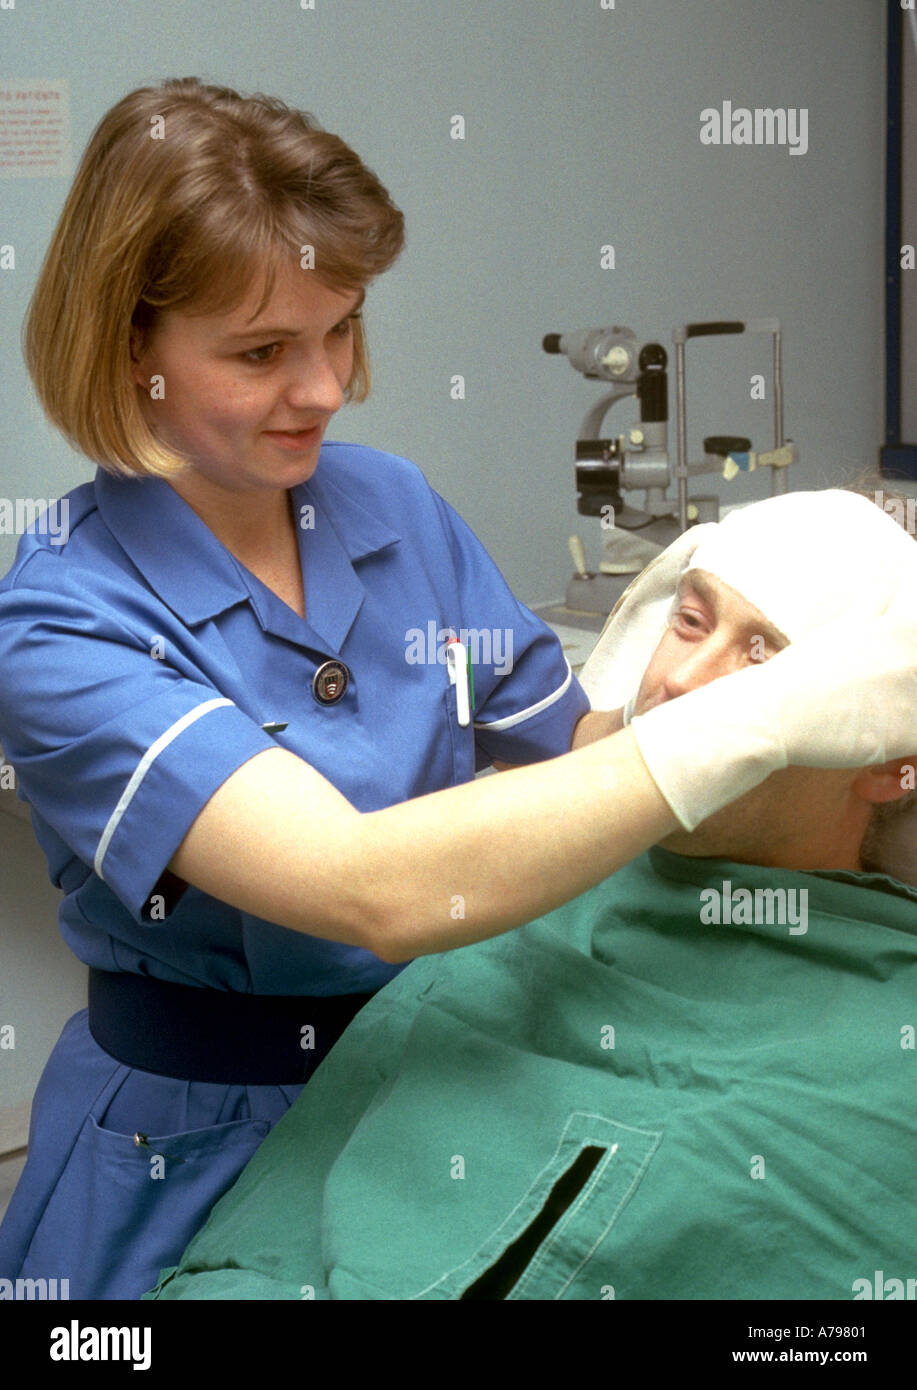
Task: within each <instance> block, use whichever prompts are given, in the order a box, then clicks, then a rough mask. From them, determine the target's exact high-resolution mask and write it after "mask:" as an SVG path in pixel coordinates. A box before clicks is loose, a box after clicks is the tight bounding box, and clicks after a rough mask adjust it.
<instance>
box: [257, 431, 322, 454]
mask: <svg viewBox="0 0 917 1390" xmlns="http://www.w3.org/2000/svg"><path fill="white" fill-rule="evenodd" d="M264 432H265V434H266V435H267V436H268V438H269V439H273V441H274V443H275V444H277V445H278V446H279V447H280V448H281V449H292V450H294V451H295V450H297V449H311V448H312V446H313V445H314V444H316V443H317V442H318V440H319V439H320V438H321V433H322V427H321V425H313V426H312V428H311V429H310V430H299V431H298V432H297V433H296V434H291V433H289V432H288V431H286V430H265V431H264Z"/></svg>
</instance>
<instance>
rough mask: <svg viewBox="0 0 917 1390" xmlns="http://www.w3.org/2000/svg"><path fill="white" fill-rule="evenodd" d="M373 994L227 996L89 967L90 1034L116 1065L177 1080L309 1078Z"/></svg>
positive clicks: (294, 1081) (258, 1082)
mask: <svg viewBox="0 0 917 1390" xmlns="http://www.w3.org/2000/svg"><path fill="white" fill-rule="evenodd" d="M371 998H372V994H338V995H330V996H328V997H327V998H325V997H319V998H316V997H315V996H311V995H281V994H236V993H234V992H232V991H230V990H221V989H197V988H195V987H194V986H192V985H177V984H173V983H172V982H171V981H168V980H157V979H155V978H154V977H153V976H152V975H130V974H115V973H113V972H112V971H109V970H95V969H93V968H92V967H90V970H89V1031H90V1033H91V1034H92V1036H93V1038H94V1039H95V1041H96V1042H97V1043H98V1044H99V1047H101V1048H103V1049H104V1051H105V1052H107V1053H108V1054H109V1056H111V1057H114V1058H115V1060H116V1061H118V1062H123V1063H124V1064H125V1066H128V1067H137V1068H139V1069H140V1070H141V1071H150V1072H155V1073H156V1074H157V1075H158V1076H174V1077H178V1078H180V1079H181V1080H183V1081H213V1082H220V1083H222V1084H224V1085H228V1086H233V1085H236V1086H293V1085H301V1084H302V1083H303V1082H304V1081H306V1080H308V1078H309V1076H310V1074H311V1073H312V1072H313V1071H314V1070H315V1068H316V1067H317V1066H318V1064H319V1062H320V1061H321V1060H322V1058H323V1057H324V1056H326V1054H327V1053H328V1052H329V1051H330V1050H331V1048H332V1047H333V1046H334V1044H335V1043H336V1042H337V1040H338V1038H339V1037H340V1036H341V1034H342V1033H343V1031H344V1029H345V1028H346V1027H347V1025H348V1023H349V1022H350V1020H351V1019H352V1018H353V1017H354V1016H355V1015H356V1014H357V1013H359V1011H360V1009H362V1007H363V1005H364V1004H365V1003H366V1002H367V1000H369V999H371Z"/></svg>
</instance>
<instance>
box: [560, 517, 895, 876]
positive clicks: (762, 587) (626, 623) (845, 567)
mask: <svg viewBox="0 0 917 1390" xmlns="http://www.w3.org/2000/svg"><path fill="white" fill-rule="evenodd" d="M691 570H703V571H705V572H706V573H708V574H712V575H713V576H714V577H715V578H717V579H720V580H722V581H723V582H724V583H725V584H728V585H729V586H730V588H732V589H734V590H735V591H736V592H737V593H739V594H741V596H742V597H743V598H745V599H747V600H748V602H749V603H751V604H753V605H754V606H755V607H756V608H757V609H759V611H760V612H761V613H762V614H763V616H764V617H766V618H767V619H768V620H769V622H770V623H771V624H772V625H773V626H774V627H776V628H778V629H779V630H780V631H781V632H782V633H784V635H785V636H786V637H787V638H788V640H789V641H790V642H796V641H799V640H800V639H803V638H805V637H807V636H809V635H810V634H812V633H814V632H816V631H817V629H818V628H819V627H820V626H822V625H823V624H824V623H827V622H830V621H832V620H838V619H842V618H843V617H844V615H845V614H847V613H852V612H854V611H856V612H857V613H858V614H860V615H862V614H863V613H864V612H865V613H867V614H874V615H875V616H876V617H878V616H879V614H881V613H884V612H885V610H886V609H887V608H888V606H889V604H890V603H891V601H892V599H893V598H895V597H896V596H899V597H900V595H901V593H902V592H905V593H917V541H915V540H914V538H912V537H911V536H910V535H909V534H908V533H907V532H906V531H905V530H904V529H903V528H902V527H901V526H899V525H898V523H897V522H896V521H894V520H893V519H892V517H890V516H889V515H887V514H886V513H885V512H883V511H882V510H881V509H880V508H879V507H878V506H877V505H876V504H875V503H874V502H871V501H870V500H869V499H868V498H866V497H861V496H859V495H858V494H856V493H852V492H843V491H839V490H836V489H831V490H826V491H823V492H798V493H786V494H784V495H782V496H780V497H772V498H768V499H767V500H766V501H763V502H756V503H752V504H751V505H750V506H748V507H743V508H741V509H739V510H737V511H734V512H730V513H729V515H728V516H727V517H725V518H724V520H723V521H721V522H719V523H718V524H712V523H708V524H704V525H701V526H695V527H691V528H689V530H688V531H686V532H685V533H684V535H682V536H680V537H679V538H678V540H676V541H675V542H674V544H673V545H671V546H669V548H668V549H667V550H665V551H664V552H663V553H662V555H660V556H658V558H657V559H656V560H655V561H654V562H653V563H652V564H650V565H648V566H647V568H646V569H645V570H644V571H643V572H642V573H641V574H640V575H638V576H637V578H636V579H635V580H634V581H633V583H632V584H631V585H630V586H629V587H628V589H627V590H626V591H625V592H624V594H623V595H622V597H621V599H620V600H619V601H618V603H617V605H616V606H615V608H614V610H613V612H612V614H611V616H610V617H609V619H608V622H607V624H606V626H605V629H604V631H603V633H602V635H601V637H600V638H599V641H598V643H597V645H596V648H595V650H594V652H593V653H592V655H591V656H590V658H589V660H588V661H587V663H586V665H585V667H584V668H583V671H582V673H581V675H580V681H581V683H582V685H583V688H584V689H585V691H586V694H587V695H588V696H589V699H590V702H591V704H592V706H593V708H594V709H617V708H620V707H621V706H624V707H625V710H626V718H627V719H629V717H630V716H631V715H632V713H633V703H634V700H635V698H636V694H637V691H638V688H639V686H640V682H641V679H642V677H643V673H644V671H645V670H646V667H647V665H648V663H649V661H650V658H651V657H652V655H653V653H654V651H655V650H656V647H657V646H658V644H659V641H660V639H661V637H662V635H663V633H664V632H665V629H666V626H667V623H668V620H669V616H670V614H671V612H672V608H673V603H674V600H675V597H676V593H677V589H678V584H679V581H680V580H681V578H682V576H684V575H686V574H688V573H689V572H690V571H691ZM914 622H915V624H917V611H915V613H914ZM914 725H915V737H914V744H915V747H914V752H915V753H917V709H915V711H914ZM881 841H882V843H881V845H880V848H879V851H878V854H877V859H878V860H879V862H880V867H881V868H882V869H883V871H884V872H886V873H890V874H893V875H894V876H895V877H897V878H901V879H903V880H904V881H905V882H908V883H915V884H917V808H910V809H909V810H908V812H906V813H904V814H903V815H902V816H900V817H898V818H897V819H896V820H894V821H892V822H890V823H889V826H888V828H887V830H883V832H882V836H881Z"/></svg>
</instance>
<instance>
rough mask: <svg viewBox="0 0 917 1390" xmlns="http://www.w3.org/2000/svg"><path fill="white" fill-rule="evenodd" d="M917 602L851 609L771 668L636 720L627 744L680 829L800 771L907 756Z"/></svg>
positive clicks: (916, 687) (914, 741)
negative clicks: (786, 771) (791, 770)
mask: <svg viewBox="0 0 917 1390" xmlns="http://www.w3.org/2000/svg"><path fill="white" fill-rule="evenodd" d="M915 614H917V595H914V594H913V593H910V592H909V593H907V594H905V595H902V596H901V597H900V599H896V600H895V602H894V603H893V604H892V605H891V607H890V608H889V610H888V612H887V613H885V614H884V615H883V616H881V617H876V616H875V614H873V615H872V616H867V615H865V614H864V613H858V614H850V615H848V616H846V617H845V618H843V619H842V620H838V621H835V622H832V623H827V624H825V626H824V627H822V628H820V629H819V630H818V632H817V633H814V634H812V635H811V636H810V637H808V638H805V639H803V640H800V641H799V642H795V643H793V644H792V645H791V646H788V647H786V648H784V650H783V651H781V652H778V653H777V655H776V656H773V657H771V658H770V660H769V661H766V662H762V663H761V664H759V665H756V666H750V667H747V668H746V669H745V670H743V671H737V672H734V673H733V674H731V675H728V676H723V677H721V678H720V679H718V680H715V681H711V682H710V684H709V685H705V686H703V687H702V688H700V689H698V690H692V691H690V692H689V693H688V694H686V695H681V696H679V697H678V698H677V699H675V700H669V701H666V703H665V704H662V705H657V706H656V707H655V708H653V709H651V710H648V711H647V713H646V714H643V715H637V717H636V718H635V719H634V720H633V722H632V724H631V728H632V729H633V731H634V737H635V738H636V740H637V745H638V747H639V749H640V752H641V754H642V756H643V760H644V762H645V763H646V765H647V767H648V769H649V771H650V774H651V776H652V777H653V780H654V781H655V782H656V785H657V786H658V787H659V790H660V791H661V792H662V795H663V796H664V797H665V799H666V801H667V802H668V803H669V805H670V806H671V807H672V810H673V811H674V812H675V814H676V815H677V817H678V819H679V820H680V821H681V823H682V825H683V826H684V828H685V829H686V830H693V829H694V827H695V826H696V825H698V824H699V823H700V822H701V821H702V820H705V819H706V818H707V816H710V815H712V814H713V812H714V811H718V810H719V809H720V808H721V807H722V806H726V805H728V803H729V802H730V801H734V800H735V799H736V798H737V797H739V796H742V795H743V794H744V793H745V792H747V791H749V790H750V789H751V788H752V787H755V786H757V785H758V784H759V783H760V782H763V781H764V779H765V778H766V777H769V776H770V774H771V773H772V772H776V771H778V770H779V769H780V768H784V767H789V766H791V765H795V766H800V767H849V768H858V767H870V766H874V765H877V764H880V763H884V762H887V761H888V760H889V759H891V758H899V757H907V756H908V755H910V754H912V753H914V752H915V751H917V621H915Z"/></svg>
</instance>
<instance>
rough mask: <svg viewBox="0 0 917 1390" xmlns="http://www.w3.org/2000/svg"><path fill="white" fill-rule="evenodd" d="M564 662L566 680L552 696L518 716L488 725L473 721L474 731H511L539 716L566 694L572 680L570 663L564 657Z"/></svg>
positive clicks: (512, 715)
mask: <svg viewBox="0 0 917 1390" xmlns="http://www.w3.org/2000/svg"><path fill="white" fill-rule="evenodd" d="M564 661H565V662H566V665H567V679H566V680H565V681H564V683H563V685H562V686H560V688H559V689H558V690H555V691H554V694H553V695H546V696H545V698H544V699H543V700H539V701H538V704H537V705H529V707H528V709H522V710H520V711H519V713H518V714H509V715H507V717H506V718H505V719H495V720H493V722H492V723H490V724H488V723H486V722H484V723H481V722H480V721H478V720H477V719H476V720H475V721H474V727H475V728H476V729H488V730H490V731H491V732H492V733H499V732H500V730H501V729H511V728H513V726H514V725H515V724H521V723H523V721H524V720H526V719H531V718H532V717H533V716H534V715H536V714H540V713H541V711H542V710H543V709H547V708H548V706H549V705H553V704H554V702H555V701H556V700H559V699H560V697H561V695H563V694H565V693H566V691H567V689H568V688H569V685H570V682H571V681H572V679H573V672H572V670H571V669H570V663H569V661H567V658H566V657H564Z"/></svg>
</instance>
